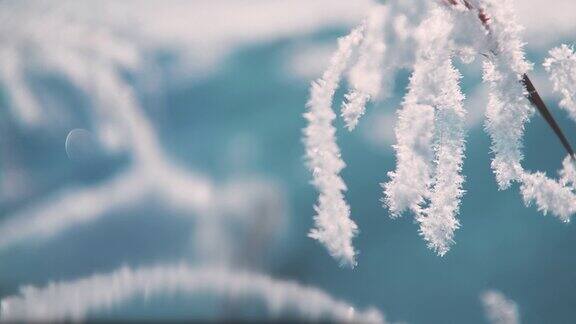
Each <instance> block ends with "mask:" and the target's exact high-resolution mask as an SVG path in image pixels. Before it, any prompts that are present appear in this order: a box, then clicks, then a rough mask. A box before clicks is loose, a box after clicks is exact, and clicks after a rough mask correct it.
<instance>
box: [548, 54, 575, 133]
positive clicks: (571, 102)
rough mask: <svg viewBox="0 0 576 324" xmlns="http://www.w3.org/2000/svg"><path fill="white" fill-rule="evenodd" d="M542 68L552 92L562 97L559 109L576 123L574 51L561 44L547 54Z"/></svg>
mask: <svg viewBox="0 0 576 324" xmlns="http://www.w3.org/2000/svg"><path fill="white" fill-rule="evenodd" d="M549 55H550V57H548V58H547V59H546V60H545V61H544V68H545V69H546V71H548V73H549V74H550V81H552V84H553V86H554V91H556V92H558V93H560V94H561V95H562V100H561V101H560V107H561V108H563V109H564V110H566V111H567V112H568V116H570V118H571V119H572V120H573V121H575V122H576V54H574V49H573V48H570V47H568V46H567V45H565V44H562V45H561V46H560V47H556V48H553V49H552V50H550V52H549Z"/></svg>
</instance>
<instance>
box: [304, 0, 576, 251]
mask: <svg viewBox="0 0 576 324" xmlns="http://www.w3.org/2000/svg"><path fill="white" fill-rule="evenodd" d="M365 24H366V30H365V32H364V33H365V37H364V39H363V41H362V42H361V44H360V46H359V47H358V55H357V57H358V60H357V63H356V64H355V65H354V66H353V67H352V69H351V72H350V74H349V80H348V81H349V84H350V90H349V91H348V92H347V94H346V95H345V97H344V103H343V109H342V117H343V119H344V122H345V124H346V127H347V128H348V129H350V130H351V129H353V128H355V127H356V125H357V123H358V119H359V117H360V116H362V114H364V112H365V105H366V103H367V102H368V101H370V100H372V99H373V97H374V95H375V94H380V95H382V93H383V94H384V96H385V95H386V91H385V90H386V89H387V85H389V84H390V82H388V81H389V80H390V79H392V77H393V75H394V73H395V71H396V70H397V69H398V68H399V67H407V68H409V69H411V70H412V75H411V78H410V83H409V86H408V92H407V94H406V95H405V97H404V101H403V103H402V107H401V109H400V110H399V112H398V117H399V118H398V124H397V126H396V139H397V144H396V145H395V146H394V148H395V150H396V160H397V165H396V170H395V171H393V172H389V173H388V175H389V177H390V181H389V182H387V183H386V184H383V187H384V193H385V197H384V199H383V202H384V203H385V205H386V206H387V207H388V209H389V210H390V213H391V217H393V218H396V217H397V216H399V215H400V214H401V213H402V212H404V211H407V210H410V211H412V212H413V213H414V214H415V217H416V220H417V221H418V222H419V223H420V234H421V235H422V236H423V237H424V239H425V240H426V241H427V243H428V246H429V247H430V248H432V249H434V250H435V251H436V252H437V253H438V254H439V255H444V254H445V253H446V252H447V251H448V250H449V249H450V246H451V245H452V244H453V242H454V240H453V236H454V231H455V230H456V229H457V228H458V227H459V221H458V220H457V218H456V216H457V214H458V211H459V208H460V200H461V197H462V195H463V193H464V190H463V188H462V184H463V182H464V177H463V175H461V170H462V162H463V157H464V144H465V143H464V142H465V135H464V134H465V131H464V125H465V123H464V116H465V111H464V108H463V107H462V103H463V99H464V95H463V94H462V93H461V92H460V88H459V84H458V83H459V79H460V73H459V72H458V71H457V70H456V69H455V67H454V66H453V63H452V59H453V57H455V56H457V57H459V58H460V60H461V61H462V62H463V63H465V64H468V63H471V62H473V61H474V58H475V57H476V56H480V57H482V58H483V60H484V62H483V80H484V82H486V83H487V84H488V85H489V89H490V94H489V98H488V99H489V100H488V106H487V109H486V124H485V125H486V131H487V132H488V134H489V135H490V137H491V140H492V147H491V149H492V152H493V153H494V157H493V159H492V163H491V164H492V169H493V171H494V174H495V176H496V180H497V182H498V187H499V188H500V189H506V188H509V187H510V186H511V184H512V183H518V184H520V191H521V193H522V196H523V199H524V202H525V203H526V205H529V204H531V203H534V204H535V205H536V206H537V208H538V209H539V210H540V211H541V212H543V213H548V212H550V213H552V214H554V215H556V216H558V218H559V219H561V220H562V221H565V222H567V221H568V220H569V219H570V217H571V215H572V214H574V213H575V212H576V195H575V188H574V180H573V179H574V177H573V175H574V173H573V166H571V164H570V162H566V161H565V162H564V166H563V169H562V170H561V171H560V177H561V178H560V180H554V179H551V178H548V177H546V175H545V174H544V173H541V172H529V171H526V170H524V168H523V167H522V160H523V152H522V148H523V147H522V141H523V135H524V129H525V125H526V123H527V122H528V121H529V119H530V117H531V116H532V114H533V113H534V111H535V109H534V107H536V108H537V109H538V111H540V113H541V114H542V116H543V117H544V118H545V120H546V122H547V123H548V124H549V125H550V126H551V128H552V129H553V130H554V132H555V133H556V135H557V136H558V138H559V139H560V140H561V142H562V144H563V146H564V147H565V148H566V150H567V151H568V152H569V155H572V148H571V146H570V143H569V141H568V140H567V139H566V137H565V136H564V133H563V132H562V131H561V129H560V127H559V126H558V124H557V122H556V121H555V120H554V118H553V117H552V115H551V113H550V112H549V111H548V108H547V107H546V105H545V104H544V102H543V101H542V99H541V98H540V95H539V94H538V92H537V91H536V89H535V87H534V85H533V84H532V82H531V80H530V78H529V77H528V75H527V73H528V72H529V71H530V70H531V69H532V64H531V63H530V62H528V61H527V60H526V59H525V54H524V43H523V41H522V39H521V38H520V31H521V30H522V27H521V26H520V25H519V24H518V23H517V22H516V17H515V14H514V10H513V5H512V1H511V0H437V1H423V0H411V1H408V0H406V1H399V0H391V1H388V2H386V4H385V5H381V6H375V7H374V8H373V9H372V11H371V12H370V15H369V16H368V19H367V20H366V22H365ZM337 55H338V54H337ZM550 55H551V58H549V59H548V60H547V61H546V63H545V64H544V66H545V68H546V69H547V70H548V71H549V72H550V73H551V79H552V81H553V83H554V88H555V90H556V91H558V92H560V93H561V94H562V96H563V100H562V103H561V106H562V107H563V108H564V109H566V110H567V111H568V112H569V113H570V114H572V115H574V116H576V115H575V114H574V111H576V109H575V108H576V105H575V104H574V101H575V98H576V95H575V94H574V92H575V91H576V87H574V84H575V83H576V82H575V81H576V73H575V71H576V63H575V62H576V56H575V55H574V53H573V51H572V50H571V49H570V48H568V47H567V46H563V47H560V48H558V49H554V50H553V51H551V52H550ZM342 68H343V67H342ZM331 69H333V67H331ZM331 69H329V70H328V71H329V72H330V71H331ZM386 72H390V73H386ZM327 73H328V72H327ZM334 80H336V81H338V79H332V80H331V81H334ZM321 84H323V83H321ZM328 84H329V89H330V90H332V92H330V95H329V96H328V97H329V103H328V104H325V107H330V105H331V100H332V94H333V90H334V89H335V88H336V86H337V85H336V84H334V83H328ZM315 87H318V86H316V85H313V89H314V88H315ZM318 89H322V88H321V87H318ZM312 100H316V99H315V93H314V92H312V96H311V101H312ZM573 106H575V107H573ZM327 111H329V112H330V113H331V110H330V109H328V110H327ZM327 116H331V117H330V118H331V119H329V123H328V125H329V127H326V128H325V129H324V132H325V135H324V138H329V139H330V151H331V152H335V154H333V155H332V156H335V157H337V159H336V160H335V161H338V166H339V167H338V168H335V169H334V170H335V171H336V173H335V174H336V175H337V174H338V172H339V171H340V170H341V168H342V167H343V166H344V162H342V161H341V160H340V159H339V149H338V147H337V146H336V143H335V138H334V134H335V132H336V131H335V129H334V128H333V126H332V120H333V116H332V115H329V114H327ZM574 116H571V117H572V118H574ZM306 134H308V133H306ZM316 136H318V135H317V134H316ZM314 148H315V147H314V146H310V145H307V151H308V152H314V151H313V149H314ZM316 152H319V151H316ZM308 154H309V156H310V153H308ZM312 169H313V170H314V171H315V172H317V171H318V170H321V168H316V169H314V168H312ZM317 178H318V177H316V178H315V179H317ZM336 179H337V180H338V181H337V182H332V183H330V182H324V184H328V185H329V186H332V188H331V189H329V188H326V187H322V190H323V191H325V192H338V193H340V194H341V192H343V190H345V186H343V182H342V179H341V178H340V177H339V176H338V177H337V178H336ZM315 184H316V185H317V186H318V183H317V182H316V183H315ZM322 190H321V192H323V191H322ZM330 190H331V191H330ZM321 196H322V195H321ZM335 197H339V198H340V197H342V196H341V195H339V196H335ZM341 205H342V206H346V209H345V211H346V213H344V215H347V211H348V206H347V205H346V204H345V203H344V204H341ZM332 206H337V205H336V204H332ZM320 210H322V211H326V210H327V209H326V208H321V209H320ZM331 215H332V216H333V217H334V218H335V217H338V215H342V213H340V214H338V213H335V212H334V211H331ZM334 218H333V219H334ZM322 219H324V220H327V221H328V220H330V218H329V217H323V218H322ZM331 222H332V224H331V225H330V226H331V228H337V226H338V225H337V222H335V221H333V220H332V221H331ZM326 226H328V225H327V224H324V227H326ZM345 233H348V232H345ZM347 237H348V236H347V235H342V237H341V238H340V239H341V240H344V239H346V238H347ZM331 241H338V240H337V239H335V238H333V239H331Z"/></svg>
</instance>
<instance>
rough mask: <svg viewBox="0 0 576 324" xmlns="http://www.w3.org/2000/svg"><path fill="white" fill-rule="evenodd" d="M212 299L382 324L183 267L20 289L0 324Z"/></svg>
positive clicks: (261, 280) (293, 293) (256, 283)
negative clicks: (169, 298) (137, 303)
mask: <svg viewBox="0 0 576 324" xmlns="http://www.w3.org/2000/svg"><path fill="white" fill-rule="evenodd" d="M182 293H184V294H206V293H207V294H216V295H218V296H224V297H226V296H231V297H235V296H243V297H256V298H258V299H261V300H263V301H264V303H265V305H266V307H267V309H268V310H269V312H270V313H271V315H272V316H278V315H281V314H284V313H285V312H287V311H295V312H296V313H297V314H299V316H302V318H304V319H307V320H313V321H317V320H322V319H323V320H326V319H330V320H335V321H338V322H356V323H384V322H385V320H384V317H383V315H382V314H381V313H380V312H379V311H377V310H376V309H373V308H371V309H368V310H366V311H355V309H354V307H353V306H351V305H349V304H347V303H345V302H342V301H339V300H336V299H334V298H332V297H331V296H329V295H328V294H326V293H325V292H323V291H321V290H319V289H316V288H311V287H305V286H302V285H299V284H297V283H294V282H290V281H281V280H276V279H273V278H271V277H268V276H266V275H261V274H256V273H249V272H242V271H234V272H231V271H229V270H226V269H221V268H192V267H190V266H187V265H186V264H180V265H164V266H156V267H147V268H136V269H131V268H128V267H123V268H121V269H119V270H117V271H115V272H112V273H109V274H96V275H93V276H91V277H87V278H83V279H77V280H74V281H67V282H56V283H54V282H52V283H49V284H48V285H47V286H45V287H42V288H36V287H31V286H26V287H23V288H22V289H21V290H20V294H19V295H16V296H11V297H6V298H4V299H2V300H1V301H0V320H1V321H64V320H72V321H80V320H84V319H86V318H87V317H89V316H90V315H94V314H97V313H98V312H101V311H106V310H112V309H114V308H116V307H119V306H121V305H122V304H124V303H127V302H129V301H130V300H133V299H134V298H136V297H144V298H149V297H154V296H162V295H164V296H165V295H176V294H182Z"/></svg>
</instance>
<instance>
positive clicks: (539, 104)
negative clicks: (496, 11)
mask: <svg viewBox="0 0 576 324" xmlns="http://www.w3.org/2000/svg"><path fill="white" fill-rule="evenodd" d="M445 2H447V3H448V4H449V5H452V6H456V5H458V1H457V0H445ZM462 2H463V4H464V6H465V7H466V9H468V10H477V11H478V19H479V20H480V22H481V23H482V26H484V28H486V30H488V31H490V26H489V25H488V21H489V20H490V17H488V16H487V15H486V13H485V12H484V10H482V9H481V8H478V9H477V8H474V6H473V5H472V4H471V3H470V2H469V1H468V0H462ZM522 83H523V84H524V87H525V88H526V91H528V95H527V98H528V100H529V101H530V103H531V104H532V105H534V106H535V107H536V108H537V109H538V112H540V115H542V117H543V118H544V120H546V122H547V123H548V126H550V128H552V130H553V131H554V133H555V134H556V136H557V137H558V139H559V140H560V142H561V143H562V146H563V147H564V149H566V151H567V152H568V154H569V155H570V157H572V159H573V160H575V161H576V156H575V155H574V150H573V149H572V146H571V145H570V142H569V141H568V139H567V138H566V136H565V135H564V133H563V132H562V129H561V128H560V126H559V125H558V123H557V122H556V120H555V119H554V117H553V116H552V114H551V113H550V110H549V109H548V107H546V104H545V103H544V100H542V97H540V94H539V93H538V91H537V90H536V88H535V87H534V84H533V83H532V81H531V80H530V78H529V77H528V75H527V74H524V75H522Z"/></svg>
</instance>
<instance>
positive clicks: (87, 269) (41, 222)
mask: <svg viewBox="0 0 576 324" xmlns="http://www.w3.org/2000/svg"><path fill="white" fill-rule="evenodd" d="M372 4H373V3H372V2H371V1H368V0H355V1H331V0H290V1H286V0H188V1H184V0H169V1H165V0H162V1H161V0H140V1H136V0H120V1H112V0H99V1H96V0H74V1H72V0H71V1H68V0H59V1H41V0H36V1H28V0H19V1H16V0H4V1H0V297H2V298H3V297H6V296H9V295H14V294H17V293H18V289H19V287H21V286H23V285H28V284H31V285H37V286H44V285H46V284H47V283H49V282H51V281H55V280H57V281H60V280H72V279H76V278H81V277H85V276H89V275H92V274H94V273H107V272H111V271H113V270H115V269H117V268H119V267H121V266H123V265H130V266H132V267H138V266H146V265H155V264H163V263H170V262H175V261H182V260H184V261H186V262H189V263H191V264H218V265H224V266H226V267H228V268H230V269H244V270H249V271H255V272H259V273H266V274H268V275H270V276H271V277H274V278H279V279H286V280H293V281H297V282H299V283H301V284H305V285H310V286H314V287H317V288H320V289H322V290H324V291H326V292H327V293H329V294H330V295H332V296H334V297H335V298H338V299H342V300H345V301H348V302H350V303H351V304H354V305H356V306H358V307H360V308H365V307H368V306H374V307H376V308H378V309H380V310H381V311H382V312H383V313H385V314H386V317H387V318H388V319H391V320H395V321H400V320H401V321H406V322H410V323H486V319H485V317H484V315H483V311H482V306H481V303H480V301H479V298H478V296H479V294H480V293H481V292H482V291H484V290H486V289H498V290H500V291H502V292H503V293H504V294H506V295H507V296H508V297H510V298H511V299H513V300H514V301H516V302H517V304H518V306H519V310H520V314H521V319H522V322H523V323H571V322H574V321H576V307H575V306H576V293H575V291H576V270H575V269H576V254H575V253H573V248H574V246H576V228H575V227H574V225H572V224H563V223H561V222H559V221H558V220H557V219H554V218H553V217H551V216H550V215H548V216H542V215H541V214H540V213H539V212H537V211H536V209H535V208H533V207H530V208H526V207H525V206H524V205H523V202H522V199H521V197H520V195H519V194H518V192H517V188H516V187H515V188H512V189H510V190H507V191H502V192H499V191H498V190H497V186H496V182H495V180H494V177H493V175H492V172H491V170H490V159H491V155H490V149H489V144H490V143H489V138H488V136H487V135H486V134H485V133H484V131H483V126H482V125H483V113H484V106H485V105H486V102H487V90H486V89H485V87H484V86H483V85H482V84H481V74H480V62H479V61H476V62H474V63H472V64H471V65H467V66H459V67H460V68H461V70H462V73H463V74H464V78H463V80H462V84H463V90H464V93H466V96H467V100H466V102H465V106H466V108H467V109H468V125H469V131H468V136H467V150H466V152H467V158H466V160H465V165H464V174H465V175H466V183H465V190H466V194H465V196H464V198H463V200H462V208H461V212H460V216H459V217H460V221H461V224H462V227H461V229H459V230H458V231H457V232H456V236H455V240H456V245H455V246H454V247H453V248H452V250H451V251H450V252H449V253H448V254H447V255H446V256H444V257H438V256H436V255H435V254H434V253H433V252H432V251H430V250H428V249H427V248H426V245H425V243H424V242H423V241H422V239H421V238H420V237H419V236H418V234H417V225H416V224H414V223H413V220H412V218H411V217H410V216H409V215H406V216H405V217H404V218H402V219H399V220H395V221H393V220H391V219H390V218H389V217H388V213H387V210H386V209H384V208H382V207H381V203H380V201H379V200H380V198H381V196H382V190H381V187H380V185H379V183H381V182H384V181H386V180H387V176H386V174H387V172H388V171H391V170H393V168H394V164H395V158H394V152H393V149H392V147H391V145H392V144H393V143H394V141H395V139H394V132H393V128H394V124H395V118H396V117H395V111H396V109H397V108H398V106H399V103H400V101H401V98H402V96H403V94H404V89H405V87H406V84H407V80H408V76H409V71H403V72H401V73H400V74H399V75H398V76H397V78H396V86H395V91H394V94H395V95H394V97H393V98H391V99H389V100H386V101H383V102H379V103H376V104H371V105H369V107H368V110H367V113H366V115H365V116H364V117H363V119H362V120H361V121H360V124H359V126H358V128H357V129H356V130H355V131H354V132H352V133H349V132H347V131H346V130H345V129H344V128H343V127H341V126H342V124H341V121H338V123H339V126H340V127H339V131H338V143H339V144H340V146H341V148H342V154H343V158H344V160H345V161H346V163H347V168H346V169H345V170H344V171H343V172H342V175H343V178H344V179H345V180H346V181H347V184H348V188H349V191H348V193H347V199H348V201H349V203H350V205H351V209H352V213H351V214H352V218H353V220H354V221H355V222H357V224H358V226H359V229H360V234H359V235H358V237H357V238H356V239H355V241H354V244H355V246H356V248H357V249H358V250H359V251H360V254H359V257H358V262H359V264H358V266H357V268H355V269H353V270H351V269H349V268H341V267H339V266H338V263H337V262H336V261H334V260H333V259H332V258H331V257H330V256H329V255H328V253H327V252H326V250H325V249H324V247H323V246H321V245H320V244H319V243H317V242H316V241H313V240H312V239H310V238H308V237H307V233H308V231H309V230H310V228H311V227H312V216H313V215H314V210H313V206H314V203H315V201H316V199H317V193H316V192H315V190H314V188H313V187H312V186H311V185H310V183H309V182H310V179H311V176H310V173H309V172H308V171H307V170H306V167H305V165H304V159H303V155H304V149H303V145H302V142H301V136H302V128H303V127H304V126H305V121H304V118H303V117H302V114H303V113H304V112H305V103H306V101H307V97H308V86H309V83H310V81H312V80H313V79H316V78H317V77H319V76H320V75H321V73H322V71H323V70H324V68H325V67H326V64H327V62H328V60H329V57H330V55H331V53H332V52H333V51H334V50H335V48H336V38H337V37H339V36H342V35H344V34H346V33H347V31H348V30H349V29H350V28H351V27H352V26H354V25H356V24H358V23H359V22H360V21H361V19H362V18H363V17H364V16H365V14H366V13H367V11H368V10H369V8H370V6H371V5H372ZM515 6H516V7H517V13H518V18H519V20H520V22H521V23H522V24H523V25H524V26H525V28H526V29H525V31H524V39H525V41H526V42H527V46H526V50H527V55H528V58H529V59H530V60H531V61H532V62H534V63H535V69H534V72H533V74H532V75H533V79H534V80H533V81H534V83H535V85H536V87H537V88H538V89H539V90H540V91H541V94H542V95H543V96H544V97H545V100H546V102H547V103H548V104H549V106H550V108H551V109H552V112H553V114H554V115H555V116H556V117H557V119H558V121H559V123H560V124H561V126H562V128H563V129H564V130H565V132H566V134H567V136H568V137H569V138H570V139H571V141H572V143H575V144H576V125H574V124H572V123H570V122H569V120H568V118H567V117H566V116H565V114H564V113H563V112H562V111H560V110H559V109H557V102H558V97H557V96H556V95H555V94H553V93H552V89H551V85H550V82H548V80H547V77H546V75H545V73H544V71H543V68H542V66H541V63H542V62H543V59H544V58H545V57H546V55H547V51H548V50H549V49H550V48H551V47H553V46H557V45H560V44H561V43H567V44H570V45H571V44H573V42H574V40H576V19H575V18H576V14H575V13H576V2H574V1H572V0H555V1H546V0H523V1H519V0H518V1H516V2H515ZM337 96H339V97H341V96H342V94H341V93H339V94H337ZM337 102H339V100H337ZM525 153H526V162H525V166H526V168H528V169H530V170H541V171H546V172H547V173H548V174H549V175H555V173H556V170H557V169H559V168H560V167H561V161H562V159H563V158H564V150H563V148H562V146H561V145H560V144H559V142H558V140H557V139H556V138H555V136H554V134H553V132H552V131H551V130H550V129H549V128H548V126H547V125H546V124H545V122H544V121H543V119H542V118H541V117H540V116H539V115H535V116H534V117H533V119H532V121H531V122H530V124H529V125H528V128H527V131H526V137H525ZM266 314H267V312H266V310H265V309H264V308H263V307H261V304H259V303H258V302H256V301H252V300H244V301H242V300H241V301H236V302H234V303H230V302H227V301H223V300H221V299H219V298H217V297H214V296H204V295H200V296H193V297H186V296H176V297H175V296H172V297H154V298H152V299H150V300H148V301H144V300H140V299H136V300H131V301H130V302H129V303H123V304H121V305H116V306H114V307H112V309H110V310H106V311H104V312H96V313H94V314H91V315H90V318H121V319H127V318H129V319H142V318H147V319H159V318H170V319H181V318H203V319H238V318H262V317H264V318H265V316H266Z"/></svg>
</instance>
